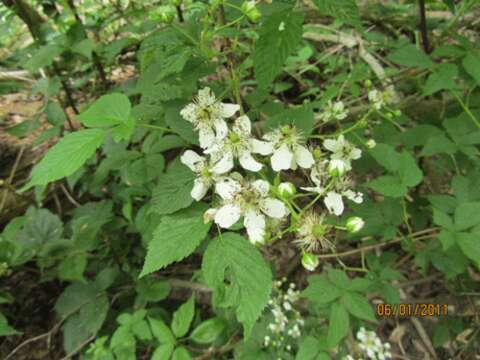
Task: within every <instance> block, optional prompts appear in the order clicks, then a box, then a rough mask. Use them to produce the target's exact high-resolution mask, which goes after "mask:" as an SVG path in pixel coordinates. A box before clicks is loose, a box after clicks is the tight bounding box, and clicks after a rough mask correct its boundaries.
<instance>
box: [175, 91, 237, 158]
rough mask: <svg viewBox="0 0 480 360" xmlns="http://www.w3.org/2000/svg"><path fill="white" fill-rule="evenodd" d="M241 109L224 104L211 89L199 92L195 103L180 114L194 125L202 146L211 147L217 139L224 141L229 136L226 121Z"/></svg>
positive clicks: (233, 105)
mask: <svg viewBox="0 0 480 360" xmlns="http://www.w3.org/2000/svg"><path fill="white" fill-rule="evenodd" d="M239 109H240V106H239V105H236V104H224V103H221V102H219V101H217V99H216V98H215V95H214V94H213V93H212V91H211V90H210V88H208V87H206V88H204V89H202V90H199V91H198V95H197V97H196V98H195V99H194V101H193V103H190V104H188V105H187V106H185V107H184V108H183V109H182V110H181V111H180V114H181V115H182V116H183V118H184V119H185V120H187V121H189V122H191V123H192V124H193V125H194V128H195V130H197V131H198V135H199V140H200V146H201V147H202V148H203V149H206V148H208V147H210V146H211V145H212V144H213V142H214V141H215V139H223V138H224V137H225V136H227V134H228V127H227V123H226V122H225V120H224V119H226V118H229V117H232V116H233V115H234V114H235V113H236V112H237V111H238V110H239Z"/></svg>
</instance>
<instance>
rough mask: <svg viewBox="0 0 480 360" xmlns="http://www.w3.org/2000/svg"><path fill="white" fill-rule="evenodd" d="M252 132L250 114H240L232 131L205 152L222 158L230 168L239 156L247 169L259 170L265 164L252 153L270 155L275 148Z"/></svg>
mask: <svg viewBox="0 0 480 360" xmlns="http://www.w3.org/2000/svg"><path fill="white" fill-rule="evenodd" d="M251 132H252V125H251V122H250V119H249V118H248V116H246V115H243V116H240V117H239V118H237V119H236V120H235V123H234V124H233V127H232V131H230V132H229V133H228V135H227V136H226V137H225V138H223V139H220V140H217V141H216V142H215V143H214V144H213V145H212V146H211V147H210V148H209V149H207V150H205V153H206V154H212V156H215V157H219V158H221V159H222V163H223V164H225V167H227V168H229V170H231V169H232V168H233V160H234V159H237V158H238V160H239V162H240V165H241V166H242V167H243V168H244V169H245V170H250V171H259V170H260V169H261V168H262V167H263V165H262V164H261V163H259V162H258V161H257V160H255V159H254V157H253V156H252V154H261V155H268V154H270V153H271V152H272V150H273V149H272V146H271V144H269V143H267V142H265V141H261V140H257V139H255V138H253V137H252V135H251Z"/></svg>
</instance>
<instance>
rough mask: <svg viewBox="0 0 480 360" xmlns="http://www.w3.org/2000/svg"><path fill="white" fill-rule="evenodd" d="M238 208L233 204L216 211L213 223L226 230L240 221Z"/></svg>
mask: <svg viewBox="0 0 480 360" xmlns="http://www.w3.org/2000/svg"><path fill="white" fill-rule="evenodd" d="M240 215H241V210H240V207H239V206H237V205H234V204H227V205H224V206H222V207H221V208H220V209H218V211H217V213H216V214H215V223H217V224H218V226H220V227H222V228H225V229H228V228H229V227H230V226H232V225H233V224H235V223H236V222H237V221H238V219H240Z"/></svg>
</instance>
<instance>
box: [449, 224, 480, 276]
mask: <svg viewBox="0 0 480 360" xmlns="http://www.w3.org/2000/svg"><path fill="white" fill-rule="evenodd" d="M455 238H456V240H457V244H458V246H459V247H460V249H461V250H462V252H463V253H464V254H465V256H466V257H468V258H469V259H470V260H472V261H473V262H474V263H475V264H476V265H477V267H478V268H480V237H479V234H478V233H474V234H472V233H464V232H462V233H457V234H455Z"/></svg>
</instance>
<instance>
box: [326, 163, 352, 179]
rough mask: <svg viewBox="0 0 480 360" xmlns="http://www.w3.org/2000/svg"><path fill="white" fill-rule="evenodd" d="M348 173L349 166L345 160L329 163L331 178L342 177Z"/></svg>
mask: <svg viewBox="0 0 480 360" xmlns="http://www.w3.org/2000/svg"><path fill="white" fill-rule="evenodd" d="M346 172H347V164H345V161H343V160H330V162H329V163H328V173H329V174H330V176H331V177H340V176H343V175H344V174H345V173H346Z"/></svg>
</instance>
